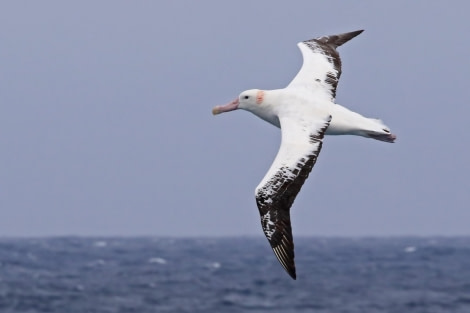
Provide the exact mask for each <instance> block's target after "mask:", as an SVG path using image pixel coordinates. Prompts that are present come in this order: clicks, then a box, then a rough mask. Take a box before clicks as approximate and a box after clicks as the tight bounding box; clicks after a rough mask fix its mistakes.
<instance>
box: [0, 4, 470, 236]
mask: <svg viewBox="0 0 470 313" xmlns="http://www.w3.org/2000/svg"><path fill="white" fill-rule="evenodd" d="M163 2H164V1H79V2H75V3H70V2H64V1H38V2H27V3H26V2H19V1H9V2H4V3H2V4H1V5H0V38H1V44H0V147H1V153H0V177H1V179H0V235H2V236H5V235H7V236H32V235H165V236H166V235H168V236H191V235H258V236H263V235H262V231H261V228H260V224H259V215H258V211H257V208H256V204H255V201H254V188H255V187H256V185H257V184H258V182H259V181H260V180H261V178H262V177H263V175H264V174H265V172H266V171H267V169H268V168H269V166H270V164H271V162H272V160H273V158H274V156H275V154H276V152H277V149H278V147H279V140H280V133H279V130H278V129H276V128H274V127H272V126H271V125H269V124H268V123H265V122H263V121H262V120H260V119H258V118H256V117H255V116H253V115H251V114H249V113H247V112H232V113H230V114H223V115H221V116H217V117H213V116H212V115H211V108H212V107H213V106H214V105H218V104H222V103H224V102H227V101H229V100H232V99H233V98H235V97H236V96H237V95H238V94H239V93H240V92H241V91H243V90H245V89H251V88H261V89H276V88H282V87H284V86H285V85H287V83H288V82H289V81H290V80H291V79H292V78H293V77H294V75H295V74H296V73H297V71H298V69H299V67H300V65H301V63H302V57H301V54H300V51H299V50H298V48H297V46H296V43H297V42H298V41H301V40H305V39H310V38H312V37H317V36H322V35H330V34H335V33H340V32H346V31H353V30H357V29H365V32H364V33H363V34H361V35H360V36H358V37H357V38H355V39H353V40H352V41H351V42H348V43H347V44H345V45H344V46H342V47H340V48H339V51H340V53H341V56H342V60H343V75H342V77H341V80H340V83H339V86H338V91H337V102H338V103H341V104H343V105H345V106H347V107H349V108H351V109H353V110H355V111H358V112H360V113H363V114H364V115H367V116H369V117H379V118H381V119H383V120H384V121H385V123H386V124H387V125H388V126H390V127H391V128H392V130H393V132H394V133H396V134H397V136H398V140H397V143H395V144H386V143H381V142H378V141H374V140H367V139H364V138H356V137H351V136H347V137H327V138H326V140H325V144H324V146H323V150H322V153H321V155H320V157H319V161H318V163H317V164H316V166H315V168H314V170H313V172H312V174H311V176H310V178H309V179H308V181H307V182H306V184H305V185H304V187H303V189H302V191H301V192H300V194H299V196H298V198H297V200H296V202H295V203H294V206H293V208H292V219H293V221H292V223H293V229H294V236H299V235H462V234H467V235H470V226H469V221H470V190H469V177H470V175H469V174H470V166H469V160H470V147H469V134H468V129H467V128H468V125H469V123H468V116H469V115H470V103H469V99H470V96H469V93H470V92H469V90H470V88H469V87H468V75H469V73H470V60H469V55H470V40H469V39H470V37H469V35H468V30H469V29H470V21H469V20H468V16H467V15H468V11H469V9H470V4H469V3H468V2H464V1H452V2H447V3H446V2H444V1H388V3H384V2H383V1H361V2H357V1H355V2H347V3H345V2H344V1H297V2H295V5H293V4H292V3H290V2H289V3H287V2H284V1H282V2H281V1H278V3H279V4H277V2H276V1H274V2H273V1H250V2H248V1H245V2H243V1H232V2H225V1H166V2H165V4H162V3H163ZM281 3H282V4H281ZM450 3H451V4H452V5H451V4H450Z"/></svg>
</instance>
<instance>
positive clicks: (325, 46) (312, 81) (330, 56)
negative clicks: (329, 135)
mask: <svg viewBox="0 0 470 313" xmlns="http://www.w3.org/2000/svg"><path fill="white" fill-rule="evenodd" d="M362 32H363V30H358V31H354V32H350V33H344V34H339V35H332V36H324V37H319V38H315V39H310V40H306V41H302V42H299V43H298V44H297V46H298V47H299V49H300V51H301V52H302V56H303V59H304V63H303V65H302V68H301V69H300V71H299V73H297V75H296V76H295V77H294V79H293V80H292V81H291V83H290V84H289V86H288V87H298V86H302V87H307V88H310V89H316V90H323V91H324V92H325V93H327V94H328V96H329V97H330V98H331V99H333V100H334V99H335V97H336V86H337V85H338V81H339V77H340V76H341V59H340V57H339V53H338V51H336V48H337V47H339V46H341V45H342V44H344V43H345V42H347V41H349V40H351V39H352V38H354V37H356V36H357V35H359V34H360V33H362Z"/></svg>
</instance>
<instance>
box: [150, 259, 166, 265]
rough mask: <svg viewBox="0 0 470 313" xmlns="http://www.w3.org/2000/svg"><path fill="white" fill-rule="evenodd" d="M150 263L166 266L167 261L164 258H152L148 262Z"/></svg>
mask: <svg viewBox="0 0 470 313" xmlns="http://www.w3.org/2000/svg"><path fill="white" fill-rule="evenodd" d="M148 262H149V263H157V264H166V260H165V259H163V258H150V259H149V260H148Z"/></svg>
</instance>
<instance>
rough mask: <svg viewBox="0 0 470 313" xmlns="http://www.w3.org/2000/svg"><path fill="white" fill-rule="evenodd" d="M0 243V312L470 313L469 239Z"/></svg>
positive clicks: (42, 240)
mask: <svg viewBox="0 0 470 313" xmlns="http://www.w3.org/2000/svg"><path fill="white" fill-rule="evenodd" d="M295 244H296V265H297V280H296V281H294V280H292V279H291V278H290V277H289V276H288V275H287V274H286V273H285V272H284V270H283V268H282V267H281V265H280V264H279V263H278V261H277V259H276V258H275V256H274V254H273V253H272V250H271V248H270V247H269V245H268V242H267V241H266V239H265V238H264V237H262V236H261V235H260V236H259V237H238V238H191V239H190V238H188V239H175V238H150V237H148V238H147V237H142V238H140V237H139V238H119V237H113V238H87V237H84V238H82V237H62V238H60V237H58V238H30V239H24V238H23V239H18V238H16V239H15V238H3V239H0V312H1V313H17V312H18V313H19V312H22V313H36V312H48V313H54V312H60V313H111V312H113V313H116V312H118V313H119V312H122V313H124V312H135V313H146V312H176V313H178V312H188V313H198V312H204V313H212V312H213V313H216V312H217V313H221V312H227V313H232V312H250V313H264V312H269V313H277V312H284V313H289V312H299V313H303V312H319V313H379V312H380V313H382V312H383V313H385V312H386V313H395V312H396V313H442V312H449V313H450V312H452V313H469V312H470V237H455V238H440V237H435V238H421V237H419V238H418V237H416V238H415V237H410V238H408V237H403V238H320V237H297V238H295Z"/></svg>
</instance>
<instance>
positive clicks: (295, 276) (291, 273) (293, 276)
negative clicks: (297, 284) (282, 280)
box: [287, 268, 297, 280]
mask: <svg viewBox="0 0 470 313" xmlns="http://www.w3.org/2000/svg"><path fill="white" fill-rule="evenodd" d="M287 274H289V276H290V277H292V279H293V280H297V275H296V274H295V268H294V270H293V271H291V272H287Z"/></svg>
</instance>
